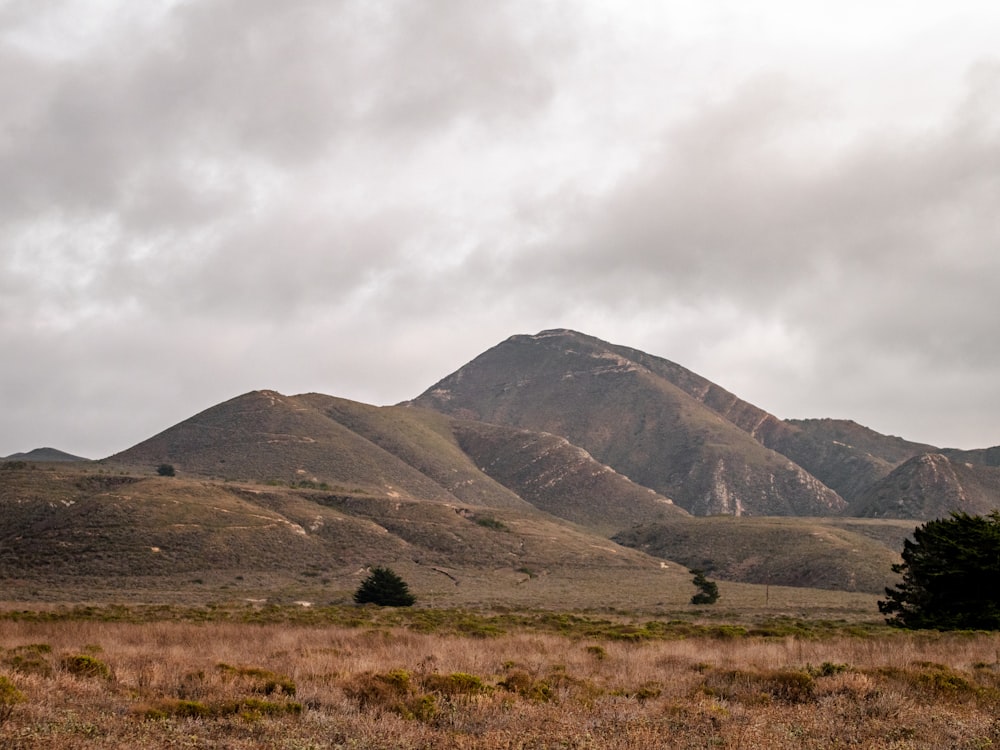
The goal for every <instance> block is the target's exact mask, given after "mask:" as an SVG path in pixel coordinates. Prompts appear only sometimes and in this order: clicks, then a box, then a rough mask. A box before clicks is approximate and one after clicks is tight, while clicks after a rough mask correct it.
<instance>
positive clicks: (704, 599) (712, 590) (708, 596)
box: [688, 569, 719, 604]
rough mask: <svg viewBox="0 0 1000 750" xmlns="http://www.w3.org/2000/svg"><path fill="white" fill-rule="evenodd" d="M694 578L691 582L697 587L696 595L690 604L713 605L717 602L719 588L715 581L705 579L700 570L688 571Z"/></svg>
mask: <svg viewBox="0 0 1000 750" xmlns="http://www.w3.org/2000/svg"><path fill="white" fill-rule="evenodd" d="M688 572H689V573H691V574H692V575H693V576H694V579H693V580H692V581H691V583H693V584H694V585H695V586H697V587H698V593H697V594H695V595H694V596H692V597H691V603H692V604H715V603H716V602H717V601H718V600H719V587H718V585H716V583H715V581H710V580H708V579H707V578H705V573H704V572H703V571H701V570H697V569H694V570H690V571H688Z"/></svg>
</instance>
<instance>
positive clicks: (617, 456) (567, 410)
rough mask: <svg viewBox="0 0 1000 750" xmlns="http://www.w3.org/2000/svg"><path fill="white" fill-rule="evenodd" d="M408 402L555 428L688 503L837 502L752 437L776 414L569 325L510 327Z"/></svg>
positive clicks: (699, 506)
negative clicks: (521, 331)
mask: <svg viewBox="0 0 1000 750" xmlns="http://www.w3.org/2000/svg"><path fill="white" fill-rule="evenodd" d="M411 403H413V404H416V405H418V406H424V407H426V408H431V409H435V410H437V411H441V412H444V413H446V414H450V415H452V416H456V417H460V418H462V419H472V420H478V421H483V422H488V423H492V424H499V425H506V426H510V427H519V428H523V429H529V430H537V431H542V432H549V433H552V434H555V435H560V436H562V437H564V438H566V439H568V440H569V441H570V442H572V443H573V444H574V445H577V446H580V447H581V448H583V449H585V450H586V451H588V452H589V453H590V454H591V455H592V456H593V457H594V458H596V459H597V460H598V461H600V462H601V463H603V464H606V465H608V466H610V467H611V468H613V469H614V470H615V471H617V472H619V473H621V474H623V475H625V476H627V477H630V478H631V479H633V480H635V481H636V482H639V483H640V484H642V485H644V486H646V487H649V488H651V489H653V490H655V491H656V492H658V493H660V494H662V495H664V496H666V497H671V498H673V499H674V500H675V502H676V503H677V504H678V505H680V506H681V507H683V508H685V509H686V510H688V511H690V512H693V513H696V514H712V513H729V514H733V513H736V514H741V513H748V514H752V515H760V514H778V515H786V514H791V515H797V514H802V515H824V514H828V513H832V512H838V511H839V510H840V509H841V508H842V507H843V506H844V505H845V503H844V501H843V499H841V498H840V497H839V496H838V495H837V494H836V493H835V492H834V491H832V490H830V489H829V488H828V487H825V486H824V485H823V484H822V483H821V482H819V481H818V480H816V479H815V477H812V476H810V475H809V474H808V473H807V472H806V471H804V470H803V469H802V468H801V467H799V466H797V465H795V464H793V463H792V462H790V461H789V460H788V459H787V458H786V457H784V456H781V455H779V454H778V453H775V452H774V451H771V450H770V449H768V448H766V447H765V446H764V445H763V444H762V443H761V442H759V440H758V437H757V434H756V433H758V432H760V431H761V430H762V429H763V430H766V429H772V428H773V425H775V424H779V423H780V420H778V419H777V418H776V417H772V416H771V415H769V414H768V413H767V412H765V411H763V410H762V409H759V408H757V407H755V406H753V405H751V404H748V403H746V402H744V401H742V400H740V399H738V398H737V397H736V396H735V395H733V394H732V393H729V392H728V391H726V390H725V389H724V388H720V387H719V386H717V385H715V384H714V383H711V382H710V381H708V380H706V379H705V378H703V377H701V376H699V375H696V374H695V373H693V372H691V371H690V370H687V369H685V368H683V367H681V366H680V365H677V364H675V363H673V362H670V361H668V360H665V359H661V358H659V357H654V356H652V355H649V354H646V353H644V352H641V351H639V350H636V349H630V348H628V347H623V346H616V345H614V344H609V343H607V342H605V341H602V340H600V339H598V338H595V337H592V336H587V335H585V334H582V333H579V332H577V331H571V330H567V329H550V330H545V331H541V332H540V333H537V334H535V335H521V336H512V337H510V338H509V339H507V340H506V341H504V342H502V343H500V344H498V345H497V346H495V347H493V348H492V349H489V350H488V351H486V352H484V353H483V354H481V355H480V356H478V357H476V358H475V359H474V360H472V361H471V362H469V363H468V364H467V365H465V366H464V367H462V368H460V369H459V370H458V371H456V372H454V373H452V374H451V375H449V376H448V377H446V378H444V379H443V380H441V381H439V382H438V383H437V384H435V385H434V386H432V387H431V388H430V389H428V390H427V391H426V392H424V393H423V394H422V395H421V396H419V397H418V398H417V399H415V400H414V401H413V402H411Z"/></svg>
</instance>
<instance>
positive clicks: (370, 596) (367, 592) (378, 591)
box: [354, 568, 416, 607]
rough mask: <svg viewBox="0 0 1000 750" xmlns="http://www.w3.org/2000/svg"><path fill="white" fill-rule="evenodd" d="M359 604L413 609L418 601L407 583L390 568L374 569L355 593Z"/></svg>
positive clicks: (355, 598) (355, 599)
mask: <svg viewBox="0 0 1000 750" xmlns="http://www.w3.org/2000/svg"><path fill="white" fill-rule="evenodd" d="M354 601H355V602H356V603H357V604H377V605H378V606H380V607H411V606H413V603H414V602H415V601H416V598H415V597H414V596H413V594H411V593H410V589H409V586H407V585H406V581H404V580H403V579H402V578H400V577H399V576H398V575H396V573H395V572H393V571H392V570H390V569H389V568H374V569H373V570H372V572H371V575H370V576H368V577H367V578H366V579H365V580H364V581H362V582H361V585H360V586H359V587H358V590H357V591H355V592H354Z"/></svg>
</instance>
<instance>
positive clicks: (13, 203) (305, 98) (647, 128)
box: [0, 0, 1000, 458]
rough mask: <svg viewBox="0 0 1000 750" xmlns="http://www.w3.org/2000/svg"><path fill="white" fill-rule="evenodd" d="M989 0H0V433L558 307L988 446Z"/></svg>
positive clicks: (733, 382)
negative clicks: (678, 0)
mask: <svg viewBox="0 0 1000 750" xmlns="http://www.w3.org/2000/svg"><path fill="white" fill-rule="evenodd" d="M998 39H1000V4H997V3H996V2H995V0H950V1H949V2H947V3H942V2H939V1H938V0H934V1H933V2H931V1H927V0H909V1H908V2H902V1H900V2H896V1H895V0H864V2H861V1H860V0H841V2H838V3H829V2H825V1H823V2H820V1H819V0H773V1H772V0H757V1H755V2H740V1H738V0H704V1H703V2H697V3H696V2H687V1H686V2H677V1H675V0H616V1H615V2H610V1H605V2H600V1H598V0H574V1H573V2H569V1H567V2H560V1H558V0H493V1H491V2H489V3H479V2H471V1H470V0H282V1H281V2H275V1H273V0H186V1H185V0H146V2H142V3H136V2H130V1H128V0H0V101H2V102H3V104H2V106H0V456H3V455H8V454H10V453H14V452H17V451H27V450H30V449H32V448H37V447H42V446H51V447H55V448H59V449H61V450H65V451H68V452H70V453H75V454H77V455H82V456H86V457H89V458H100V457H104V456H107V455H110V454H112V453H115V452H117V451H121V450H124V449H126V448H128V447H130V446H132V445H134V444H136V443H138V442H140V441H141V440H144V439H146V438H147V437H150V436H152V435H153V434H155V433H158V432H160V431H162V430H164V429H166V428H168V427H170V426H171V425H173V424H176V423H177V422H180V421H182V420H184V419H186V418H188V417H190V416H192V415H194V414H195V413H197V412H199V411H201V410H203V409H206V408H208V407H210V406H212V405H214V404H217V403H219V402H221V401H224V400H227V399H229V398H232V397H234V396H237V395H239V394H241V393H245V392H247V391H250V390H255V389H265V388H267V389H273V390H277V391H280V392H282V393H286V394H294V393H304V392H310V391H318V392H321V393H327V394H330V395H335V396H341V397H344V398H350V399H354V400H358V401H363V402H366V403H371V404H379V405H382V404H392V403H397V402H400V401H403V400H406V399H410V398H413V397H415V396H417V395H418V394H420V393H421V392H423V391H424V390H425V389H426V388H428V387H429V386H431V385H432V384H434V383H435V382H437V381H438V380H439V379H441V378H443V377H444V376H446V375H448V374H449V373H451V372H453V371H454V370H456V369H458V368H459V367H460V366H462V365H463V364H465V363H466V362H468V361H470V360H471V359H473V358H474V357H476V356H477V355H478V354H480V353H482V352H483V351H485V350H487V349H489V348H490V347H492V346H494V345H496V344H498V343H499V342H501V341H503V340H504V339H506V338H507V337H509V336H511V335H514V334H525V333H527V334H530V333H536V332H538V331H540V330H543V329H548V328H571V329H574V330H577V331H581V332H584V333H587V334H590V335H594V336H598V337H600V338H602V339H605V340H607V341H610V342H612V343H616V344H622V345H627V346H632V347H636V348H639V349H642V350H643V351H646V352H648V353H650V354H655V355H658V356H661V357H665V358H666V359H669V360H672V361H674V362H677V363H679V364H681V365H683V366H685V367H687V368H689V369H691V370H694V371H695V372H697V373H699V374H701V375H703V376H705V377H707V378H709V379H710V380H712V381H714V382H716V383H718V384H719V385H721V386H723V387H725V388H727V389H729V390H730V391H733V392H734V393H736V394H737V395H738V396H740V397H741V398H743V399H745V400H748V401H750V402H752V403H754V404H756V405H757V406H760V407H761V408H764V409H766V410H768V411H769V412H771V413H773V414H775V415H777V416H779V417H782V418H807V417H834V418H841V419H853V420H855V421H857V422H859V423H861V424H864V425H866V426H868V427H871V428H872V429H875V430H878V431H879V432H883V433H886V434H892V435H900V436H903V437H905V438H907V439H910V440H917V441H921V442H927V443H931V444H933V445H938V446H942V447H959V448H975V447H986V446H992V445H997V444H1000V342H998V336H997V332H996V327H997V323H998V321H1000V52H998V51H997V50H998V49H1000V48H998V47H997V40H998Z"/></svg>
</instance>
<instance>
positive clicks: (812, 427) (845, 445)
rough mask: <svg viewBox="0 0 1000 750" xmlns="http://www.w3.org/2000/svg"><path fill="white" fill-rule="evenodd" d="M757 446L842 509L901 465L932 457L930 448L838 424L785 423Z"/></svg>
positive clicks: (848, 423) (823, 421)
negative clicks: (815, 483) (816, 483)
mask: <svg viewBox="0 0 1000 750" xmlns="http://www.w3.org/2000/svg"><path fill="white" fill-rule="evenodd" d="M762 442H763V443H764V444H765V445H767V446H768V447H769V448H773V449H774V450H776V451H778V452H779V453H781V454H782V455H785V456H788V458H790V459H792V460H793V461H795V463H797V464H798V465H799V466H801V467H802V468H804V469H805V470H806V471H808V472H809V473H810V474H812V475H813V476H815V477H816V478H817V479H819V480H821V481H822V482H823V483H824V484H825V485H827V486H828V487H830V488H831V489H833V490H835V491H836V492H837V493H838V494H839V495H840V496H841V497H843V498H844V499H845V500H847V501H848V503H850V502H852V501H854V500H856V499H857V498H858V497H860V496H861V495H862V494H864V493H865V492H866V491H867V490H868V489H869V488H870V487H871V486H872V485H873V484H874V483H875V482H878V481H879V480H881V479H883V478H884V477H886V476H888V475H889V473H890V472H892V470H893V469H894V468H895V467H896V466H898V465H899V464H901V463H903V462H904V461H907V460H909V459H910V458H913V457H914V456H918V455H920V454H922V453H927V452H932V451H937V450H938V449H937V448H935V447H934V446H932V445H925V444H922V443H911V442H909V441H907V440H903V439H902V438H898V437H892V436H887V435H881V434H879V433H878V432H875V431H874V430H871V429H869V428H867V427H864V426H862V425H859V424H857V423H856V422H852V421H850V420H844V419H802V420H787V421H785V422H783V424H782V428H781V429H772V430H770V431H768V432H767V433H766V434H765V435H764V436H763V438H762Z"/></svg>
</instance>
